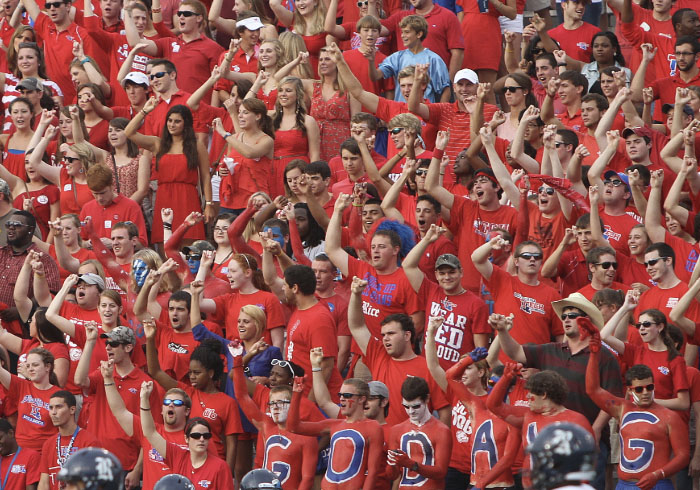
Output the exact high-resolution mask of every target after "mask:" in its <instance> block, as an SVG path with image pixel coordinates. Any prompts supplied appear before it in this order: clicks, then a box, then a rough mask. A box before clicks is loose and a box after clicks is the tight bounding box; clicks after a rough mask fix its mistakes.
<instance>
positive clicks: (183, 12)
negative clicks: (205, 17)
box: [177, 10, 199, 17]
mask: <svg viewBox="0 0 700 490" xmlns="http://www.w3.org/2000/svg"><path fill="white" fill-rule="evenodd" d="M193 15H199V14H198V13H197V12H191V11H189V10H178V11H177V16H178V17H192V16H193Z"/></svg>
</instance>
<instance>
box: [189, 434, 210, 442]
mask: <svg viewBox="0 0 700 490" xmlns="http://www.w3.org/2000/svg"><path fill="white" fill-rule="evenodd" d="M190 437H191V438H192V439H196V440H200V439H202V438H204V440H205V441H208V440H209V439H211V437H212V433H211V432H190Z"/></svg>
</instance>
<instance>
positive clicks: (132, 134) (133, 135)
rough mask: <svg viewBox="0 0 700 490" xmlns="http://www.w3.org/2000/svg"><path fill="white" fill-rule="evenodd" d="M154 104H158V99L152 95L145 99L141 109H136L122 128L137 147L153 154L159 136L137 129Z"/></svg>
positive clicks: (158, 142)
mask: <svg viewBox="0 0 700 490" xmlns="http://www.w3.org/2000/svg"><path fill="white" fill-rule="evenodd" d="M156 105H158V100H157V99H156V98H155V97H153V96H152V97H151V98H149V99H148V100H147V101H146V105H144V106H143V109H141V110H140V111H138V112H137V113H136V114H135V115H134V117H133V118H132V119H131V121H129V124H127V125H126V128H124V134H126V137H127V138H129V139H130V140H131V141H133V142H134V143H136V145H137V146H138V147H139V148H143V149H144V150H148V151H150V152H152V153H154V154H155V153H158V149H159V148H160V138H158V137H157V136H146V135H144V134H141V133H139V132H138V129H139V128H140V127H141V125H142V124H143V120H144V118H145V117H146V116H147V115H148V114H149V113H150V112H151V111H152V110H153V109H155V108H156Z"/></svg>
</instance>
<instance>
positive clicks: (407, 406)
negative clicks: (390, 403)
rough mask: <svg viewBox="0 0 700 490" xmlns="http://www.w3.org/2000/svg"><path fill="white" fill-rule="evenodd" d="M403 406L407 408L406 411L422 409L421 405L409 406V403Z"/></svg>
mask: <svg viewBox="0 0 700 490" xmlns="http://www.w3.org/2000/svg"><path fill="white" fill-rule="evenodd" d="M401 405H403V408H405V409H406V410H410V409H413V410H418V409H419V408H420V407H421V404H420V403H416V404H415V405H409V404H407V403H402V404H401Z"/></svg>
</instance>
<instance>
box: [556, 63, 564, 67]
mask: <svg viewBox="0 0 700 490" xmlns="http://www.w3.org/2000/svg"><path fill="white" fill-rule="evenodd" d="M557 66H566V63H557Z"/></svg>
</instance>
